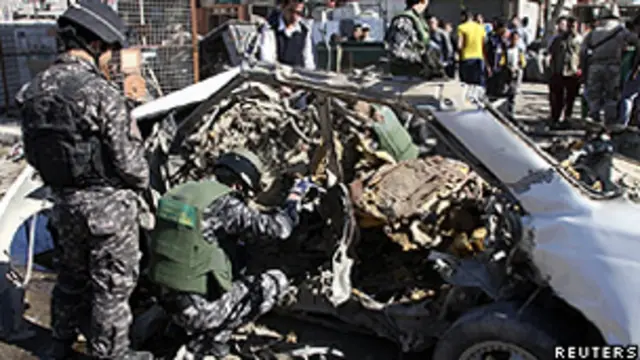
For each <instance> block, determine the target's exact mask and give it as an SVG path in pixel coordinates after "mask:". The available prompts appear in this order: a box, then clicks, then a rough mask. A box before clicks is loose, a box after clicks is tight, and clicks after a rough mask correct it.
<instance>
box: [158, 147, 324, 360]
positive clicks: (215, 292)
mask: <svg viewBox="0 0 640 360" xmlns="http://www.w3.org/2000/svg"><path fill="white" fill-rule="evenodd" d="M213 173H214V177H215V178H214V179H211V180H204V181H199V182H188V183H185V184H182V185H179V186H177V187H176V188H173V189H171V190H169V191H168V192H167V193H166V194H165V195H164V196H163V197H162V199H160V201H159V205H158V211H157V214H156V218H157V224H156V228H155V229H154V230H153V232H152V234H151V238H152V241H151V253H152V256H151V265H150V271H149V276H150V278H151V279H152V280H153V281H154V282H155V283H157V284H159V285H161V286H162V287H163V288H164V289H165V295H164V296H163V307H164V308H165V309H166V310H167V311H168V312H169V314H171V315H172V319H173V321H174V322H175V323H176V324H177V325H179V326H181V327H182V328H184V329H185V330H186V331H187V333H188V334H189V335H190V336H189V339H190V340H189V341H188V343H187V344H186V346H184V347H183V348H182V349H181V350H182V352H184V354H181V355H182V356H194V355H195V356H196V358H200V357H202V356H214V357H215V358H222V357H224V356H226V355H227V354H228V353H229V345H228V344H227V343H228V341H229V340H230V338H231V335H232V332H233V331H234V330H235V329H236V328H238V327H240V326H242V325H244V324H246V323H248V322H250V321H253V320H254V319H255V318H257V317H258V316H260V315H262V314H265V313H266V312H268V311H270V310H271V309H272V308H273V307H274V305H275V304H276V303H278V301H280V300H281V299H282V298H283V296H284V295H285V294H286V293H287V290H288V280H287V277H286V276H285V274H284V273H283V272H282V271H280V270H276V269H273V270H267V271H265V272H263V273H261V274H257V275H248V274H245V273H244V271H243V269H244V268H245V266H246V264H247V263H246V258H247V257H246V256H245V257H243V256H240V255H239V254H242V253H243V250H246V249H243V248H242V247H241V246H240V245H239V244H241V243H242V242H245V243H250V242H251V241H284V240H286V239H287V238H288V237H289V236H290V235H291V232H292V230H293V228H294V226H295V225H296V224H297V222H298V213H297V208H298V205H299V202H300V199H301V197H302V196H303V195H304V193H305V192H306V191H307V190H308V189H309V188H310V186H312V184H311V183H310V182H309V181H306V180H301V181H298V182H296V185H294V187H293V189H292V190H291V193H290V194H289V196H288V198H287V201H286V202H285V206H284V207H283V209H282V210H280V211H277V212H274V213H261V212H259V211H257V210H254V209H252V208H250V207H249V206H248V205H247V200H248V199H249V198H251V197H253V196H254V195H255V193H256V192H257V191H258V190H259V185H260V177H261V173H262V163H261V162H260V160H259V159H258V158H257V156H256V155H255V154H253V153H251V152H249V151H247V150H243V149H241V150H235V151H232V152H229V153H226V154H224V155H222V156H221V157H220V158H218V159H217V161H216V163H215V164H214V169H213ZM249 255H251V254H249ZM243 259H244V261H243ZM249 259H250V257H249Z"/></svg>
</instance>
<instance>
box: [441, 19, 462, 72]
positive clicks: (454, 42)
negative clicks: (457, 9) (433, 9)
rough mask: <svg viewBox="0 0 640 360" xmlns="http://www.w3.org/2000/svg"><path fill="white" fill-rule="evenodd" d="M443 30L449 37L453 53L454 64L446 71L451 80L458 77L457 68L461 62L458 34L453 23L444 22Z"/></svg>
mask: <svg viewBox="0 0 640 360" xmlns="http://www.w3.org/2000/svg"><path fill="white" fill-rule="evenodd" d="M441 28H442V29H443V30H444V32H445V34H447V36H448V37H449V41H450V42H451V51H452V52H453V62H452V63H451V64H450V65H449V66H448V67H446V68H445V69H444V71H445V73H446V75H447V76H448V77H449V78H451V79H453V78H455V77H456V67H457V64H458V60H459V51H458V34H456V32H455V31H454V30H453V24H452V23H451V22H442V26H441Z"/></svg>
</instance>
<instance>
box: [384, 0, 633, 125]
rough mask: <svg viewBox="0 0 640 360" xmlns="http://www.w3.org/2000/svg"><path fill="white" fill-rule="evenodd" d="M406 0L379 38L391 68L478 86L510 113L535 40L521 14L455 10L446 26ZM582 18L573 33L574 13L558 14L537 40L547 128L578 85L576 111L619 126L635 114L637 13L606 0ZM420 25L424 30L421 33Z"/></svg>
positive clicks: (566, 113) (419, 2)
mask: <svg viewBox="0 0 640 360" xmlns="http://www.w3.org/2000/svg"><path fill="white" fill-rule="evenodd" d="M406 3H407V10H406V11H405V12H404V13H402V14H400V15H398V16H396V17H395V18H394V19H393V20H392V22H391V26H390V28H389V32H388V34H387V37H386V41H387V42H388V45H389V52H390V57H391V58H392V65H393V66H392V67H391V72H392V73H394V74H395V75H406V76H421V77H423V78H426V79H433V78H439V77H443V76H446V77H450V78H454V77H456V76H457V77H459V79H460V80H461V81H462V82H464V83H467V84H472V85H477V86H482V87H484V88H485V89H486V93H487V95H488V96H489V97H490V98H493V99H496V98H505V99H507V105H508V106H507V108H506V111H505V114H506V115H507V116H508V117H510V118H512V119H513V113H514V109H515V98H516V94H517V93H518V92H519V88H520V86H521V83H522V80H523V76H524V72H525V69H526V66H527V58H528V56H527V50H528V49H529V47H530V45H531V44H532V42H533V41H534V40H535V39H536V36H535V35H534V33H533V32H532V31H531V28H530V27H529V19H528V18H526V17H524V18H522V19H520V18H519V17H517V16H514V17H512V18H511V19H510V20H509V21H504V20H502V19H494V20H493V21H491V22H485V20H484V17H483V16H482V14H472V13H471V12H469V11H463V12H462V13H461V18H460V24H459V25H458V26H457V30H453V25H452V24H451V23H443V22H442V21H439V20H438V18H437V17H436V16H435V15H433V14H429V13H428V12H427V7H428V4H429V2H428V0H407V1H406ZM422 19H424V21H423V22H421V20H422ZM586 25H587V27H586V31H585V33H581V31H580V29H579V23H578V20H577V19H575V18H572V17H560V18H559V19H558V20H557V22H556V29H555V32H554V34H553V36H551V37H550V38H549V39H544V41H545V42H544V43H543V45H542V46H543V47H545V48H546V54H547V55H546V59H545V62H544V63H545V65H546V67H547V71H546V75H547V76H546V77H547V80H548V84H549V103H550V107H551V116H550V119H549V120H550V124H549V125H550V128H565V127H567V126H568V125H569V121H570V120H571V119H572V116H573V108H574V104H575V101H576V99H577V98H578V95H579V94H580V87H581V86H583V93H582V97H583V117H586V118H588V119H590V120H593V121H596V122H602V123H605V124H607V125H623V126H627V125H629V124H630V122H631V121H632V120H633V118H634V117H635V115H634V109H635V101H636V99H638V96H637V95H638V85H639V84H640V79H637V76H636V75H637V69H638V63H639V61H640V54H638V52H636V49H638V45H639V43H638V41H639V40H638V35H639V33H640V18H636V19H633V20H632V21H629V22H627V23H626V24H625V23H623V22H622V21H621V19H620V16H619V12H618V9H617V8H616V6H615V5H612V6H610V7H605V8H603V9H602V11H600V13H599V16H598V18H597V19H596V20H595V21H593V22H592V23H591V24H586ZM421 28H426V29H428V32H425V33H422V32H421V31H420V29H421ZM541 41H542V40H541ZM456 70H457V71H456ZM612 79H616V81H612Z"/></svg>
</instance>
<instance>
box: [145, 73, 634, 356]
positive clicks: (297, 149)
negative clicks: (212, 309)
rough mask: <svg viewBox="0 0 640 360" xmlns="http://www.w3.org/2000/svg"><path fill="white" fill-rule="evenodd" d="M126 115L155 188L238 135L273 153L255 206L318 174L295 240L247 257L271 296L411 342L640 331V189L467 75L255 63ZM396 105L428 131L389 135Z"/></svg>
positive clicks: (516, 351)
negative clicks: (583, 172)
mask: <svg viewBox="0 0 640 360" xmlns="http://www.w3.org/2000/svg"><path fill="white" fill-rule="evenodd" d="M281 86H287V87H291V88H294V89H296V90H298V91H302V92H304V94H303V95H304V96H305V97H306V98H307V106H306V107H303V108H302V109H300V108H297V107H294V106H291V103H293V102H290V101H288V99H283V98H281V97H280V94H279V93H278V91H277V89H278V88H279V87H281ZM132 116H133V117H134V118H135V119H136V120H137V121H138V123H139V124H140V127H141V130H143V132H144V133H145V135H146V142H147V144H146V145H147V148H148V151H149V160H150V164H151V166H152V171H153V178H152V184H153V188H154V190H153V192H154V193H155V194H156V195H155V198H157V197H158V194H161V193H163V192H164V191H166V190H167V189H168V188H170V187H172V186H175V185H177V184H180V183H182V182H185V181H189V180H197V179H203V178H206V177H208V176H209V175H210V174H209V173H208V171H210V169H211V166H210V165H211V162H212V161H213V160H214V159H215V158H216V156H217V155H218V154H220V153H221V152H224V151H226V150H229V149H231V148H235V147H238V146H243V147H245V148H248V149H250V150H252V151H254V152H255V153H257V154H258V156H260V157H261V160H262V161H263V162H264V163H265V164H266V166H267V167H268V170H269V171H268V172H267V174H266V175H265V176H264V183H265V184H264V188H265V189H267V190H266V191H265V192H264V193H263V194H261V195H260V196H259V197H258V198H257V199H256V204H254V205H255V206H259V207H265V208H269V207H271V206H277V204H279V203H280V202H281V199H282V197H283V196H284V195H286V193H283V191H286V189H288V184H289V183H290V182H292V181H293V180H294V179H295V178H296V177H300V176H311V177H312V179H313V180H314V182H316V183H317V185H318V186H319V187H320V188H321V189H322V191H317V192H314V193H312V194H310V195H309V196H308V198H306V199H305V203H304V205H305V206H304V209H305V211H304V213H303V215H302V218H301V222H300V225H299V226H298V228H297V229H296V231H295V233H294V235H293V236H292V238H291V239H289V241H287V242H285V243H282V244H279V245H277V247H275V248H269V247H265V248H264V249H261V251H259V252H254V253H259V254H260V257H259V258H252V259H251V260H250V261H249V262H248V264H249V267H248V269H247V271H248V272H249V273H251V272H259V271H261V270H262V269H264V268H270V267H274V266H277V267H278V268H280V269H282V270H283V271H284V272H285V273H287V275H288V276H289V277H290V278H291V279H293V283H294V285H295V287H296V289H297V291H296V292H294V293H293V294H292V296H291V297H290V299H287V301H286V303H285V304H282V305H281V309H280V310H279V311H284V312H286V313H288V314H292V315H299V316H301V317H304V319H306V320H309V321H319V322H337V323H338V324H343V325H341V326H345V327H346V326H350V329H352V330H353V331H362V332H366V333H370V334H375V335H377V336H380V337H383V338H386V339H389V340H391V341H394V342H396V343H397V344H399V346H400V347H401V349H402V351H404V352H417V351H422V350H425V349H429V348H433V358H434V359H437V360H447V359H475V358H489V357H493V358H503V357H504V358H510V356H513V357H514V358H524V359H541V360H544V359H549V358H551V357H552V356H553V354H554V350H555V347H556V346H560V345H584V346H587V345H604V344H611V345H627V344H633V343H638V341H640V330H639V329H638V328H637V326H635V324H634V323H633V322H634V315H633V313H634V312H635V311H636V310H637V309H636V307H637V306H638V305H637V304H636V301H635V300H637V297H638V292H639V291H640V290H638V289H640V286H638V285H640V284H638V283H637V282H638V280H636V279H635V278H634V277H633V276H629V275H628V274H631V273H632V272H633V270H635V269H636V268H637V267H638V265H637V264H638V263H639V261H640V258H639V256H640V255H637V253H636V252H635V251H634V250H635V248H636V247H635V243H636V240H635V239H637V238H638V236H639V235H640V230H637V229H636V228H635V227H634V226H633V219H634V218H636V217H638V215H640V211H639V209H638V208H637V205H636V204H635V203H633V202H632V201H631V200H629V199H628V197H626V196H625V195H624V194H623V193H622V192H608V191H602V189H598V188H596V187H594V186H590V185H587V184H585V182H584V181H580V180H579V176H576V174H575V173H573V172H572V171H571V170H572V169H571V168H570V167H567V166H565V165H564V164H562V163H560V162H559V161H558V160H557V159H556V158H554V157H552V156H550V155H549V154H548V153H547V152H545V151H543V150H542V149H541V148H540V147H539V146H538V145H537V144H536V143H534V142H533V141H532V140H531V139H530V138H528V137H527V136H526V135H524V134H523V133H522V132H521V131H520V130H518V129H517V128H516V127H514V126H513V125H512V124H511V123H510V122H509V121H507V120H506V119H505V118H504V117H502V116H501V115H500V114H499V112H497V111H495V109H493V108H492V106H491V105H490V104H489V103H487V102H486V101H485V100H484V98H483V95H482V92H480V91H478V89H476V88H474V87H467V86H464V85H462V84H460V83H458V82H453V81H448V82H418V83H416V82H408V81H400V80H398V79H395V80H394V79H392V78H384V77H379V76H374V75H371V74H364V73H360V74H353V75H346V74H335V73H325V72H314V71H307V70H298V69H292V68H290V67H286V66H276V65H267V64H263V63H254V64H248V63H247V64H243V65H241V66H238V67H234V68H231V69H229V70H227V71H225V72H222V73H220V74H218V75H216V76H214V77H212V78H209V79H207V80H204V81H202V82H200V83H198V84H195V85H192V86H189V87H187V88H185V89H183V90H181V91H178V92H175V93H172V94H170V95H168V96H165V97H162V98H160V99H157V100H154V101H151V102H149V103H146V104H144V105H141V106H139V107H137V108H136V109H134V111H133V112H132ZM405 120H406V122H407V123H409V122H421V123H423V124H424V125H425V126H426V127H427V128H428V130H429V133H430V134H431V136H433V137H435V138H437V140H438V144H437V146H436V147H435V148H431V149H429V151H420V149H413V148H412V147H411V146H409V145H407V147H398V146H394V144H396V145H397V144H398V142H397V141H390V140H389V139H390V138H394V139H396V140H397V139H398V138H402V137H405V140H403V141H401V142H399V143H401V144H408V143H410V142H411V141H408V140H407V139H406V136H407V133H404V132H403V131H401V129H404V125H406V123H405V124H404V125H403V124H402V122H403V121H405ZM411 140H412V141H414V142H419V141H421V140H420V139H411ZM418 145H419V144H418ZM416 146H417V145H416ZM417 147H419V146H417ZM591 185H593V184H591ZM272 245H273V244H270V246H272ZM246 246H266V245H262V244H246ZM141 284H145V283H144V282H141ZM145 285H147V284H145ZM145 285H141V287H143V286H145ZM149 286H151V285H149ZM150 293H152V291H150V292H146V293H145V292H143V293H142V294H150ZM137 298H138V299H142V300H139V302H138V300H135V299H134V302H138V303H137V306H134V307H137V309H138V310H137V320H136V323H135V324H134V327H133V337H134V338H136V339H137V340H136V341H135V342H136V343H137V344H138V345H140V346H147V345H148V343H149V339H150V338H151V337H152V336H153V334H152V333H153V331H152V330H150V328H151V327H154V328H155V330H158V331H162V330H159V328H161V327H162V326H158V325H157V323H158V322H156V321H155V319H156V318H157V317H158V316H159V313H160V311H158V310H157V304H151V303H152V302H153V300H152V299H151V296H141V293H138V294H137ZM152 309H153V310H152ZM156 315H158V316H156ZM151 324H154V325H155V326H152V325H151ZM574 329H580V330H581V331H578V332H577V331H574ZM155 330H154V331H155ZM630 351H632V350H630ZM628 355H629V358H635V356H637V354H628Z"/></svg>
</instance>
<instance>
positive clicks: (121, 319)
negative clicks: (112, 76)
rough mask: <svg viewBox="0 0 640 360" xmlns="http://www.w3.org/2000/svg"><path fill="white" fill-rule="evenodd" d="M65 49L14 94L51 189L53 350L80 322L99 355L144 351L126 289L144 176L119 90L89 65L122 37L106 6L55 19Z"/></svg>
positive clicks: (54, 352)
mask: <svg viewBox="0 0 640 360" xmlns="http://www.w3.org/2000/svg"><path fill="white" fill-rule="evenodd" d="M58 31H59V36H60V39H61V41H62V43H63V45H64V50H65V51H64V53H62V54H61V55H60V56H59V57H58V58H57V60H56V61H55V62H54V63H53V64H52V65H51V66H50V67H49V68H48V69H47V70H44V71H43V72H41V73H40V74H38V75H36V76H35V78H34V79H33V80H32V81H31V82H29V83H28V84H26V85H25V86H24V87H23V88H22V89H21V91H20V92H19V93H18V95H17V98H16V100H17V102H18V104H19V105H20V107H21V115H22V132H23V140H24V145H25V152H26V157H27V160H28V162H29V163H30V164H31V165H32V166H33V167H34V168H35V169H36V170H37V171H38V173H39V174H40V176H41V177H42V180H43V181H44V183H45V184H46V185H48V186H49V187H50V188H51V189H52V195H53V200H54V207H53V211H52V214H51V218H50V221H51V224H52V225H53V229H54V230H55V232H56V233H57V236H56V241H57V244H56V245H57V249H58V259H57V260H58V261H57V265H58V268H57V270H58V278H57V281H56V285H55V288H54V290H53V296H52V304H51V321H52V329H53V346H52V348H51V351H50V354H49V355H50V357H51V358H52V359H70V358H72V356H73V351H72V348H71V346H72V344H73V343H74V341H75V339H76V338H77V331H78V330H79V329H81V330H82V332H83V333H84V334H85V335H86V337H87V338H88V351H89V353H90V355H91V356H92V357H94V358H97V359H119V360H120V359H126V360H134V359H152V356H151V354H149V353H142V352H133V351H131V350H130V349H129V326H130V325H131V321H132V314H131V309H130V308H129V304H128V299H129V296H130V295H131V293H132V291H133V289H134V287H135V286H136V282H137V278H138V273H139V271H138V263H139V259H140V256H139V247H138V236H139V234H138V221H137V218H138V215H139V214H138V205H137V204H138V202H137V201H138V194H137V193H138V192H139V191H141V190H143V189H146V188H147V187H148V185H149V167H148V164H147V162H146V160H145V158H144V147H143V143H142V138H141V137H140V132H139V130H138V128H137V126H136V124H135V123H134V122H133V121H132V120H131V117H130V116H129V113H128V110H127V104H126V100H125V98H124V97H123V95H121V93H120V92H119V91H118V89H117V88H116V87H115V86H114V85H112V84H111V83H109V82H108V81H107V80H106V79H105V78H104V77H103V75H102V74H101V73H100V71H99V70H98V67H97V63H98V60H99V57H100V56H101V55H102V54H103V53H104V52H105V51H107V50H110V49H111V50H115V49H118V48H122V47H125V46H126V45H127V38H126V36H125V34H126V29H125V24H124V22H123V21H122V19H120V18H119V17H118V15H117V14H116V13H115V12H114V11H113V10H112V9H111V8H110V7H109V6H108V5H105V4H102V3H100V2H98V1H90V0H83V1H80V2H79V3H77V4H74V5H71V6H70V7H69V8H68V10H67V11H65V12H64V13H63V14H62V15H61V16H60V17H59V19H58Z"/></svg>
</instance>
